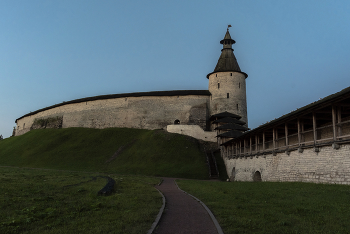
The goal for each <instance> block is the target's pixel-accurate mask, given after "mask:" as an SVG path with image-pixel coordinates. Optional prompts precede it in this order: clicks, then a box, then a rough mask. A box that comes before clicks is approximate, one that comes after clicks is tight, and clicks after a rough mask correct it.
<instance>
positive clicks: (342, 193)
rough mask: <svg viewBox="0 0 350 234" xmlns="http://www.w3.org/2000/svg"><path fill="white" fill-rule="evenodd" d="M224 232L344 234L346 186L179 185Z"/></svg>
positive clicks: (349, 215) (348, 208) (349, 229)
mask: <svg viewBox="0 0 350 234" xmlns="http://www.w3.org/2000/svg"><path fill="white" fill-rule="evenodd" d="M178 185H179V186H180V188H181V189H183V190H185V191H186V192H188V193H190V194H192V195H194V196H196V197H197V198H199V199H201V200H202V201H203V202H204V203H205V204H206V205H207V206H208V207H209V208H210V210H211V211H212V212H213V213H214V215H215V217H216V218H217V220H218V222H219V223H220V225H221V227H222V229H223V231H224V233H226V234H230V233H234V234H239V233H260V234H262V233H264V234H265V233H266V234H271V233H276V234H280V233H310V234H314V233H329V234H333V233H350V222H349V220H350V203H349V201H350V186H347V185H330V184H311V183H278V182H263V183H252V182H233V183H228V182H211V181H191V180H180V181H178Z"/></svg>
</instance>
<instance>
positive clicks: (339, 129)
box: [337, 106, 343, 137]
mask: <svg viewBox="0 0 350 234" xmlns="http://www.w3.org/2000/svg"><path fill="white" fill-rule="evenodd" d="M337 109H338V136H339V137H340V136H341V135H343V134H342V130H341V125H340V123H341V107H340V106H338V108H337Z"/></svg>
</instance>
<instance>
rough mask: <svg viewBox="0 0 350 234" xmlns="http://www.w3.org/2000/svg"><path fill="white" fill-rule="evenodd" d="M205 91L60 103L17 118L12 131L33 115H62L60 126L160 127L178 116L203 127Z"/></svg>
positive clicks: (28, 125)
mask: <svg viewBox="0 0 350 234" xmlns="http://www.w3.org/2000/svg"><path fill="white" fill-rule="evenodd" d="M168 92H176V91H168ZM180 92H181V91H180ZM190 92H191V91H190ZM195 92H196V91H194V92H192V93H195ZM202 92H203V91H202ZM206 92H207V94H201V95H172V96H147V95H146V96H137V97H133V96H131V97H119V98H111V99H102V100H92V101H84V102H77V103H70V104H69V103H67V104H62V105H58V106H56V107H55V106H54V107H52V108H45V109H44V110H43V111H38V112H37V113H36V112H34V113H33V114H27V115H26V116H24V117H21V118H19V119H17V120H16V123H17V128H16V133H15V135H16V136H18V135H22V134H24V133H26V132H28V131H30V128H31V126H32V125H33V123H34V120H35V119H45V118H50V117H63V123H62V127H63V128H69V127H85V128H110V127H125V128H139V129H161V128H166V126H167V125H170V124H174V121H175V120H178V121H179V122H180V124H189V125H191V124H192V125H199V126H200V127H201V128H203V129H205V128H206V120H207V119H208V118H209V111H208V106H209V98H210V96H209V94H210V93H209V92H208V91H206ZM146 94H147V93H146ZM81 100H83V99H81ZM73 102H74V101H73Z"/></svg>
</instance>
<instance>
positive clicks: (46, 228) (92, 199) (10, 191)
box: [0, 167, 162, 234]
mask: <svg viewBox="0 0 350 234" xmlns="http://www.w3.org/2000/svg"><path fill="white" fill-rule="evenodd" d="M98 175H99V174H97V173H83V172H69V171H57V170H42V169H28V168H10V167H8V168H6V167H0V191H1V193H0V210H1V212H0V233H7V234H12V233H13V234H15V233H27V234H32V233H33V234H36V233H40V234H56V233H57V234H59V233H67V234H69V233H72V234H75V233H94V234H95V233H123V234H124V233H135V234H139V233H146V232H147V230H149V229H150V228H151V225H152V223H153V222H154V220H155V217H156V216H157V214H158V212H159V209H160V207H161V206H162V197H161V195H160V194H159V193H158V191H157V190H155V189H154V187H153V185H154V184H156V183H159V179H156V178H150V177H145V176H142V177H140V176H122V177H121V176H116V175H110V177H112V178H113V179H115V180H116V186H115V192H114V193H112V195H110V196H98V195H97V192H98V191H99V190H100V189H101V188H102V187H103V186H104V185H105V184H106V182H107V181H106V179H104V178H99V177H98V178H96V179H95V180H92V178H93V176H98Z"/></svg>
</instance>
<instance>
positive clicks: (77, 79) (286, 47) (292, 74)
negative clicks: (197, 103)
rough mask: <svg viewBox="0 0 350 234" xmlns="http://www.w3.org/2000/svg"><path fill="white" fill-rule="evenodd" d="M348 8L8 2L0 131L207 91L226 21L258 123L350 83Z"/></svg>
mask: <svg viewBox="0 0 350 234" xmlns="http://www.w3.org/2000/svg"><path fill="white" fill-rule="evenodd" d="M349 12H350V1H347V0H333V1H331V0H329V1H324V0H307V1H303V0H296V1H280V0H274V1H269V0H264V1H263V0H257V1H247V0H244V1H243V0H241V1H232V0H230V1H220V0H218V1H204V0H198V1H192V0H186V1H167V0H159V1H153V0H150V1H117V0H114V1H109V0H103V1H97V0H96V1H88V0H83V1H78V0H67V1H66V0H56V1H49V0H42V1H36V0H31V1H26V0H23V1H20V0H17V1H13V0H9V1H7V0H2V1H0V30H1V33H0V81H1V83H0V95H1V96H0V134H2V135H3V136H4V137H9V136H10V135H11V133H12V128H13V127H14V126H15V119H17V118H19V117H21V116H22V115H24V114H27V113H29V112H30V111H35V110H38V109H41V108H44V107H47V106H51V105H54V104H57V103H61V102H63V101H69V100H73V99H78V98H84V97H91V96H97V95H104V94H116V93H129V92H142V91H160V90H189V89H191V90H192V89H193V90H195V89H200V90H204V89H207V88H208V80H207V78H206V75H207V74H208V73H210V72H212V71H213V70H214V68H215V65H216V62H217V60H218V58H219V56H220V53H221V51H220V50H221V48H222V46H221V45H220V44H219V41H220V40H221V39H223V37H224V35H225V31H226V28H227V25H228V24H231V25H232V28H231V29H230V33H231V36H232V38H233V39H234V40H236V44H235V45H234V47H233V48H234V50H235V51H234V53H235V55H236V57H237V60H238V63H239V65H240V67H241V69H242V71H243V72H246V73H247V74H248V75H249V76H248V78H247V80H246V81H247V100H248V119H249V127H250V128H255V127H257V126H259V125H260V124H262V123H265V122H266V121H269V120H272V119H274V118H278V117H280V116H281V115H283V114H286V113H288V112H290V111H292V110H295V109H296V108H299V107H301V106H304V105H307V104H309V103H311V102H314V101H317V100H318V99H319V98H322V97H325V96H328V95H330V94H332V93H335V92H338V91H340V90H341V89H343V88H345V87H348V86H350V71H349V70H350V66H349V63H350V14H349Z"/></svg>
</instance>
